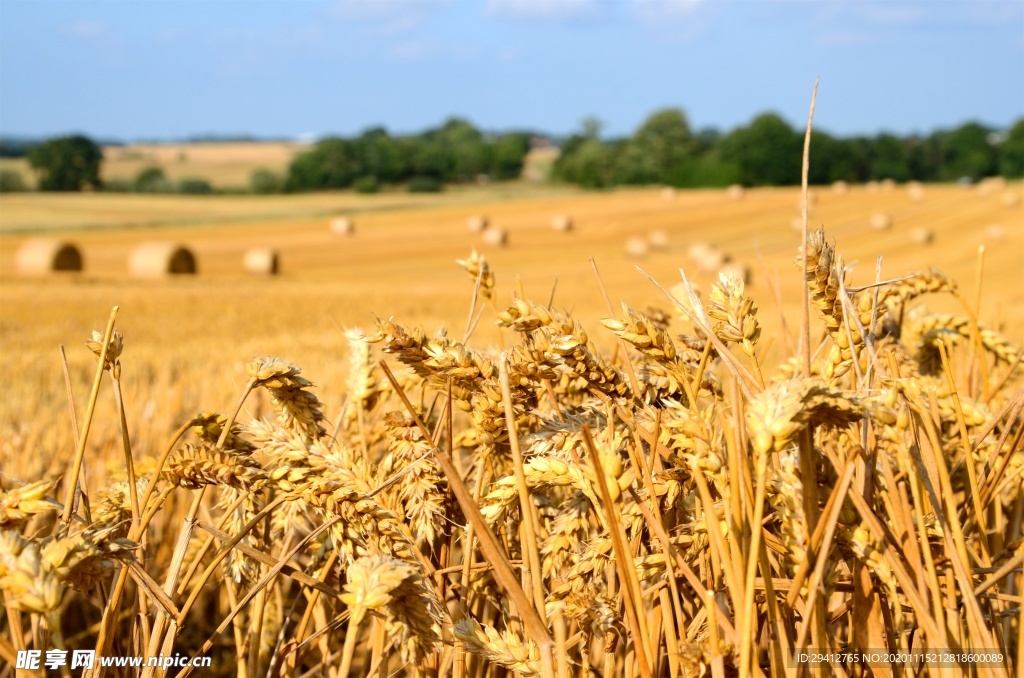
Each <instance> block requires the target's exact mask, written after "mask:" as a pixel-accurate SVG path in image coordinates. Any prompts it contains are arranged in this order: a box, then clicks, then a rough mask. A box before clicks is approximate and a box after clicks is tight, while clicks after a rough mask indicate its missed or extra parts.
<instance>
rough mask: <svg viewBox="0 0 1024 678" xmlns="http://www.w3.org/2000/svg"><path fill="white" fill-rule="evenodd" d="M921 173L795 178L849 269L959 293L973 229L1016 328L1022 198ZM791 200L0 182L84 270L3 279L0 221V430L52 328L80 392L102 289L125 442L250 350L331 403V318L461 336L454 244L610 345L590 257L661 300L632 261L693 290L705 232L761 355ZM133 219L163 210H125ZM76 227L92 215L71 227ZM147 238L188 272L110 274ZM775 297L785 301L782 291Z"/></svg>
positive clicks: (790, 278) (788, 238)
mask: <svg viewBox="0 0 1024 678" xmlns="http://www.w3.org/2000/svg"><path fill="white" fill-rule="evenodd" d="M923 190H924V195H923V197H922V196H920V195H915V196H914V197H915V198H916V199H912V197H911V195H910V193H909V192H908V189H907V188H906V187H905V186H896V185H894V186H888V187H885V186H880V185H876V186H872V187H867V186H853V187H851V188H850V189H849V190H848V191H846V192H842V193H840V192H836V191H834V190H833V189H831V188H830V187H814V188H813V189H812V195H813V196H814V204H813V206H812V208H811V210H810V224H811V226H812V227H816V226H818V225H824V226H826V227H827V229H828V234H829V237H830V238H833V239H835V241H836V242H837V243H838V245H839V250H840V252H841V253H842V254H843V255H844V256H845V261H846V264H847V265H848V266H850V267H851V268H852V269H853V272H852V275H851V281H852V283H851V284H853V285H864V284H868V283H870V282H872V281H873V280H874V275H875V273H874V270H875V261H876V258H877V257H879V256H882V257H883V260H882V277H883V278H891V277H897V276H899V275H903V274H906V273H909V272H912V271H920V270H924V269H927V268H929V267H936V268H939V269H940V270H942V271H944V272H945V273H947V274H948V275H950V276H952V277H953V278H955V279H956V280H957V281H958V282H959V283H960V285H961V287H962V288H963V289H964V291H965V292H967V293H968V296H969V297H971V298H974V295H975V294H976V286H975V281H976V272H977V267H978V262H979V256H978V250H979V248H980V247H982V246H984V247H985V254H984V269H983V271H984V277H983V294H982V299H983V302H982V306H981V319H982V322H983V324H985V325H987V326H990V327H993V328H994V329H1000V330H1002V331H1003V332H1005V333H1006V335H1007V336H1008V337H1009V338H1011V340H1014V341H1016V342H1019V341H1020V340H1021V338H1022V336H1024V288H1022V286H1021V285H1020V272H1021V270H1024V211H1022V208H1021V206H1020V204H1019V202H1018V203H1017V204H1016V205H1007V204H1005V203H1006V201H1005V195H1006V194H1007V193H1012V192H1017V193H1018V194H1019V193H1020V192H1021V186H1020V184H1017V183H1011V184H1009V185H1007V186H1006V187H1005V189H1002V188H1001V189H999V190H984V189H980V188H978V187H970V188H965V187H962V186H956V185H929V186H927V187H925V188H924V189H923ZM798 200H799V189H797V188H762V189H754V190H748V191H746V194H745V196H744V197H743V198H742V199H734V198H731V197H730V196H729V194H728V192H727V191H725V190H719V189H706V190H693V191H679V192H677V193H674V194H671V195H670V194H666V193H665V192H664V191H662V190H661V189H649V188H648V189H636V188H634V189H624V188H623V189H617V190H613V191H608V192H604V193H596V194H595V193H581V192H579V191H575V190H570V189H545V188H544V187H536V186H528V185H506V186H504V187H501V188H497V187H483V188H473V187H466V188H464V189H461V190H457V191H449V192H447V193H444V194H440V195H427V196H422V195H410V194H405V193H395V194H387V193H385V194H377V195H369V196H365V195H352V194H344V193H343V194H312V195H299V196H275V197H268V198H239V197H232V196H203V197H188V196H106V195H103V194H79V195H68V194H58V195H54V194H22V195H17V196H5V197H4V198H3V209H2V211H0V215H2V216H0V231H3V230H8V229H11V228H12V227H18V228H24V227H26V226H29V225H31V224H32V223H36V224H38V225H39V226H40V227H42V228H45V230H46V231H47V232H48V233H50V234H52V235H56V236H58V237H62V238H64V239H66V240H67V241H69V242H73V243H75V244H77V245H78V247H79V248H80V250H81V252H82V254H83V257H84V267H85V270H84V271H83V272H82V273H65V274H55V275H50V276H47V277H44V278H36V277H28V276H24V275H20V274H19V273H17V272H16V270H15V266H14V263H15V256H16V252H17V250H18V249H19V248H20V247H21V245H22V244H23V242H25V240H26V238H28V237H30V236H29V235H26V234H18V233H12V234H6V235H3V236H0V289H2V291H3V293H2V294H0V331H2V335H3V337H4V346H5V352H6V353H7V354H8V355H10V356H16V357H17V359H16V360H13V361H9V362H8V364H7V365H6V370H7V373H8V375H9V377H10V381H9V386H8V391H7V395H6V397H5V398H3V399H2V400H0V407H2V410H0V423H2V425H3V429H4V430H5V431H7V432H8V436H13V437H8V438H7V439H8V441H11V440H22V439H21V438H20V436H23V435H27V434H28V431H29V430H30V429H31V425H30V424H31V421H32V420H33V419H36V418H37V416H38V414H34V415H31V416H28V417H26V413H32V412H38V411H39V410H40V409H41V410H43V411H49V412H50V415H49V416H52V417H54V418H56V419H55V420H56V421H62V420H63V419H64V418H65V417H66V416H67V415H66V408H67V404H66V395H65V387H64V381H63V376H62V373H61V363H60V354H59V352H58V346H59V345H65V346H66V348H67V352H68V360H69V362H70V364H71V366H72V368H73V370H74V371H73V374H74V376H75V384H76V386H77V388H78V389H80V390H84V389H85V384H87V383H88V379H89V376H88V374H89V370H90V369H91V365H92V362H93V359H92V357H91V355H90V354H89V353H88V351H87V350H86V349H85V348H84V347H83V345H82V342H83V341H84V340H85V339H86V338H87V334H88V332H89V331H91V330H92V329H101V328H102V326H103V324H104V322H105V320H106V318H107V315H108V314H109V312H110V309H111V307H112V306H114V305H119V306H120V309H121V310H120V313H119V316H118V326H119V327H120V328H121V329H122V331H123V332H124V334H125V338H126V345H127V348H126V352H125V356H124V364H125V368H124V369H125V383H126V389H127V390H128V391H129V392H130V393H131V394H133V396H134V395H137V396H138V397H126V401H127V404H128V407H129V408H130V410H131V411H130V415H131V416H130V422H131V423H132V425H133V426H134V427H137V428H136V430H135V433H136V434H137V435H138V436H139V440H138V441H137V444H138V445H139V446H140V447H139V449H144V448H145V447H146V446H147V445H148V444H152V445H158V444H159V436H158V435H156V434H155V433H154V436H155V437H154V438H152V439H149V438H148V436H147V434H146V431H148V430H149V426H154V427H155V429H154V430H155V431H157V430H158V431H160V432H161V433H163V432H164V431H165V430H169V429H170V428H173V426H174V425H175V424H174V423H173V422H174V421H175V420H176V419H177V420H180V419H181V418H182V417H187V416H190V414H191V413H190V412H188V410H189V409H195V408H196V407H197V406H201V407H215V408H221V407H225V406H226V404H227V403H228V402H229V401H230V399H231V397H232V394H233V393H235V392H236V390H237V388H238V383H237V381H238V379H239V378H240V375H241V374H242V372H241V366H242V365H243V363H244V362H245V361H246V360H248V359H249V358H251V357H253V356H256V355H280V356H282V357H284V358H286V359H289V360H294V361H295V362H297V363H299V364H301V365H302V366H303V368H304V369H305V373H306V374H308V375H309V377H310V378H312V379H313V380H314V381H315V382H317V383H320V384H323V385H325V387H326V391H325V392H324V393H322V394H321V398H322V399H323V400H324V401H325V402H326V403H327V404H328V405H329V406H330V407H335V408H339V407H341V399H340V395H335V394H337V393H338V392H337V391H335V394H332V391H331V389H332V388H337V386H338V385H339V384H340V383H341V379H342V376H343V374H344V371H345V367H344V366H345V361H346V352H345V345H346V342H345V338H344V330H345V329H346V328H350V327H361V328H364V329H367V330H369V329H370V328H372V327H373V325H374V322H375V318H376V317H382V318H387V317H388V316H393V317H394V318H395V320H396V321H399V322H402V323H406V324H409V325H420V326H422V327H423V328H424V329H425V330H426V331H427V333H428V334H431V333H433V332H434V331H436V330H438V329H440V328H442V327H445V328H448V329H449V331H450V332H451V333H452V334H455V335H458V336H461V334H462V333H463V331H464V330H465V328H466V323H467V317H466V316H467V312H468V308H469V303H470V298H471V296H472V289H473V285H472V280H471V279H470V278H469V277H468V276H467V275H466V272H465V271H464V270H462V269H461V268H460V267H459V266H458V265H456V263H455V260H456V259H462V258H465V257H466V256H467V255H468V254H470V252H471V251H472V250H473V249H477V250H478V251H479V252H480V253H482V254H483V255H484V256H485V257H486V258H487V259H488V261H490V262H491V265H492V266H493V267H494V269H495V271H496V275H497V280H498V285H497V286H498V296H497V299H498V302H497V305H496V306H497V310H501V309H502V308H504V307H503V304H507V303H510V302H511V300H512V298H513V295H514V294H516V293H519V291H520V290H521V293H522V294H523V295H525V296H526V297H528V298H531V299H535V300H539V301H546V300H547V299H548V298H549V297H551V296H552V294H553V298H554V302H555V305H556V306H559V307H562V308H566V309H568V310H570V311H571V312H572V313H573V314H574V315H575V316H577V317H578V318H579V319H580V320H581V321H583V322H584V324H585V325H586V326H587V327H591V328H596V329H594V330H593V331H594V332H595V335H596V336H595V337H594V338H595V339H596V340H597V341H598V342H599V344H602V345H610V343H611V334H610V333H607V336H604V334H605V333H604V332H602V331H601V330H600V328H599V327H598V325H597V322H596V321H597V320H598V319H599V318H602V317H606V316H607V311H606V307H605V304H604V302H603V300H602V297H601V294H600V292H599V289H598V286H597V283H596V280H595V277H594V275H593V272H592V269H591V266H590V264H589V259H590V258H591V257H593V258H594V259H595V261H596V263H597V265H598V266H599V268H600V271H601V274H602V277H603V279H604V282H605V284H606V285H607V288H608V291H609V294H610V296H611V297H612V298H613V299H614V300H620V299H621V300H623V301H626V302H628V303H629V304H631V305H632V306H634V307H636V308H638V309H644V308H647V307H648V306H653V307H657V308H661V309H664V310H666V311H669V312H671V311H672V309H671V304H670V302H669V301H668V299H667V298H666V297H665V296H664V295H663V294H662V293H661V292H660V291H659V290H657V289H656V288H655V287H654V286H653V285H652V284H651V283H650V282H649V281H648V280H647V279H645V278H644V277H643V276H642V275H641V274H640V273H639V272H638V271H637V270H636V268H635V267H636V266H639V267H641V268H643V269H644V270H645V271H646V272H647V273H649V274H650V275H652V276H653V277H655V278H656V279H657V280H658V281H659V282H661V284H663V285H664V286H665V287H671V286H672V285H675V284H676V283H678V282H679V280H680V276H679V269H680V268H683V269H684V270H686V271H687V274H688V275H689V276H691V277H692V278H693V280H694V281H695V282H696V283H697V284H698V286H699V287H700V288H701V289H702V290H704V291H705V292H706V291H707V290H708V289H709V288H710V283H711V281H712V279H713V278H712V275H711V274H710V273H708V272H703V271H701V270H699V268H698V267H697V265H696V262H694V261H693V260H692V259H691V258H690V256H689V254H688V250H689V248H690V246H691V245H692V244H693V243H695V242H705V243H710V244H713V245H716V246H717V247H719V248H720V249H721V251H722V252H724V253H727V254H728V255H729V256H731V258H732V259H733V260H734V261H735V262H737V263H738V264H742V265H745V266H748V267H749V269H750V272H751V273H750V275H751V282H750V286H749V290H750V294H751V295H752V296H753V297H754V298H755V299H756V300H757V302H758V304H759V306H760V309H761V310H760V314H759V317H760V318H761V322H762V323H763V325H764V326H765V328H766V332H765V340H763V341H762V346H763V347H764V349H763V350H764V351H765V354H766V360H767V363H768V364H772V361H773V360H777V359H778V356H779V355H781V354H782V353H785V354H786V355H789V354H791V353H792V351H793V347H794V346H795V343H794V340H793V339H792V338H791V335H792V334H793V332H794V325H795V323H796V322H797V320H795V319H798V318H799V306H798V304H797V300H798V299H799V296H798V291H799V287H798V283H799V273H798V271H797V269H796V268H795V267H794V265H793V261H794V257H795V255H796V252H797V246H798V244H799V233H798V232H797V231H796V230H795V229H794V222H795V220H797V217H798V215H799V213H798V210H797V205H798ZM254 203H261V204H259V205H255V204H254ZM262 203H266V204H262ZM337 214H347V215H349V216H350V217H351V219H352V221H353V224H354V227H355V231H354V234H352V235H348V236H342V235H338V234H335V233H333V232H332V231H331V229H330V223H331V219H332V218H333V216H332V215H337ZM877 214H886V215H888V216H889V217H890V218H891V220H892V224H893V225H892V227H891V228H890V229H888V230H876V229H874V228H872V226H871V220H872V217H873V216H875V215H877ZM476 215H486V216H487V217H488V218H489V220H490V222H491V228H492V229H496V228H501V229H505V230H506V231H507V233H508V242H507V245H506V246H504V247H494V246H488V245H487V244H485V243H484V242H483V240H482V238H481V236H480V235H479V234H474V233H471V232H470V231H469V230H468V229H467V222H468V220H469V219H470V218H471V217H474V216H476ZM560 215H564V216H570V217H571V218H572V220H573V222H574V228H573V230H572V231H570V232H568V233H563V232H558V231H556V230H554V229H553V228H552V220H553V218H555V217H556V216H560ZM204 219H206V220H208V221H207V222H205V223H204ZM33 220H34V221H33ZM134 220H138V222H136V221H134ZM133 223H161V224H162V225H161V226H159V227H152V226H149V227H147V226H138V225H136V226H132V227H127V226H128V225H129V224H133ZM97 224H103V225H104V227H103V228H95V227H93V228H88V229H85V230H81V228H80V227H82V226H95V225H97ZM995 225H998V226H1000V227H1001V229H1000V231H996V230H995V229H993V226H995ZM921 228H927V229H930V230H931V232H932V235H933V240H932V241H931V242H930V243H927V244H922V243H919V242H915V240H914V238H915V235H914V234H915V231H916V230H918V229H921ZM652 235H655V237H656V238H659V237H660V238H665V237H666V236H667V244H666V245H665V246H664V248H663V249H653V248H652V249H650V250H649V252H648V254H647V255H646V256H644V257H642V258H636V257H634V256H631V255H630V254H628V253H627V251H626V248H625V243H626V241H627V239H629V238H636V237H640V238H644V239H650V238H651V236H652ZM154 239H158V240H170V241H175V242H179V243H181V244H183V245H185V246H187V247H188V248H190V249H191V250H192V252H193V253H194V254H195V256H196V258H197V266H198V274H197V275H195V276H173V277H169V278H165V279H157V280H138V279H134V278H132V277H130V276H129V274H128V269H127V260H128V256H129V253H130V251H131V250H132V249H133V248H134V247H135V246H137V245H138V244H140V243H142V242H145V241H150V240H154ZM253 247H267V248H272V249H274V250H276V251H277V252H278V254H279V256H280V274H279V275H277V276H274V277H262V276H253V275H252V274H248V273H246V272H245V271H244V269H243V266H242V259H243V255H244V253H245V252H246V251H247V250H248V249H250V248H253ZM777 298H781V299H784V300H786V301H785V302H784V305H783V306H782V307H781V308H780V306H779V305H778V303H777V302H776V299H777ZM944 303H945V306H943V305H940V300H935V299H931V298H926V299H925V300H924V302H923V304H924V306H926V307H927V308H928V309H929V310H933V311H947V310H948V311H950V312H957V311H959V309H958V308H957V307H956V306H955V304H953V305H951V304H950V302H949V301H945V302H944ZM784 320H785V324H786V330H785V331H783V330H782V327H783V322H784ZM493 321H494V311H493V310H492V309H489V308H488V309H487V310H486V311H485V312H484V314H483V318H482V320H481V322H480V325H479V327H478V328H477V330H476V332H475V334H474V336H473V339H472V340H471V342H470V344H471V345H476V346H478V347H484V346H501V345H502V342H503V341H506V340H507V339H508V337H502V336H501V332H500V331H499V330H498V328H496V327H495V326H494V322H493ZM167 390H170V391H173V392H174V393H175V394H176V397H174V398H170V399H161V400H160V402H162V403H164V406H165V407H166V404H167V403H175V404H176V405H175V407H179V408H181V411H175V412H170V411H166V410H162V411H159V412H156V411H154V410H153V407H154V405H153V403H154V402H156V401H155V398H156V396H155V393H158V392H160V391H167ZM15 394H18V395H15ZM79 397H84V394H81V395H80V396H79ZM101 406H105V404H104V403H101ZM98 421H113V420H112V419H106V418H98ZM147 422H148V423H147ZM108 433H109V434H110V435H111V436H113V435H114V433H115V431H113V430H111V431H109V432H108ZM36 435H38V432H37V433H36ZM97 440H98V441H102V440H104V438H103V436H100V437H98V438H97ZM66 444H68V440H67V439H66V438H65V439H63V441H62V442H61V443H58V440H57V439H53V440H50V442H49V443H48V445H46V446H44V447H42V448H40V450H41V452H43V453H42V454H40V455H39V456H38V457H37V458H36V460H35V463H37V464H42V465H46V464H47V463H48V460H52V459H54V458H56V457H58V456H59V455H60V454H61V453H65V452H66V449H63V450H62V449H59V448H60V445H66ZM99 444H102V443H99Z"/></svg>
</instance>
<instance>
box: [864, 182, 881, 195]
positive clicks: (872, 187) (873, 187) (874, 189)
mask: <svg viewBox="0 0 1024 678" xmlns="http://www.w3.org/2000/svg"><path fill="white" fill-rule="evenodd" d="M864 188H866V189H868V193H878V182H877V181H875V180H874V179H872V180H871V181H869V182H868V183H866V184H864Z"/></svg>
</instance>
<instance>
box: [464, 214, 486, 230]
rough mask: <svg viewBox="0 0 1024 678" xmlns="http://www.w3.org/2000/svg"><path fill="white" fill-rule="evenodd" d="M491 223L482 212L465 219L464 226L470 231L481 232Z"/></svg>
mask: <svg viewBox="0 0 1024 678" xmlns="http://www.w3.org/2000/svg"><path fill="white" fill-rule="evenodd" d="M490 225H491V222H490V220H489V219H488V218H487V217H485V216H484V215H482V214H476V215H474V216H471V217H470V218H469V219H468V220H467V221H466V228H467V229H469V232H470V233H483V232H484V231H486V230H487V227H488V226H490Z"/></svg>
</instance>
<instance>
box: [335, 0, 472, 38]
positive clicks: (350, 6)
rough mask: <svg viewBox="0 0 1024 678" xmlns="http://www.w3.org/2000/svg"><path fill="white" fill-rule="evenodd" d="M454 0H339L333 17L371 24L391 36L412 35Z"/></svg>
mask: <svg viewBox="0 0 1024 678" xmlns="http://www.w3.org/2000/svg"><path fill="white" fill-rule="evenodd" d="M451 1H452V0H338V1H337V2H336V3H335V4H334V5H333V6H332V7H331V11H330V13H331V15H332V16H334V17H336V18H338V19H342V20H346V21H369V22H376V23H379V24H381V25H382V26H383V30H384V32H385V33H387V34H392V35H393V34H397V33H405V32H408V31H410V30H412V29H414V28H416V27H417V26H419V25H420V24H422V23H423V22H424V21H426V20H427V19H429V18H431V17H432V16H434V15H435V14H437V13H438V12H440V11H442V10H444V9H446V8H447V7H448V6H449V5H450V4H451Z"/></svg>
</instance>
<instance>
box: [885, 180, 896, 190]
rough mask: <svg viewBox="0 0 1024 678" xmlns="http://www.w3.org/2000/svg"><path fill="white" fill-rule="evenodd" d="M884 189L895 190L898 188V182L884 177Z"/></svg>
mask: <svg viewBox="0 0 1024 678" xmlns="http://www.w3.org/2000/svg"><path fill="white" fill-rule="evenodd" d="M882 190H883V191H894V190H896V182H895V181H893V180H892V179H882Z"/></svg>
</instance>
